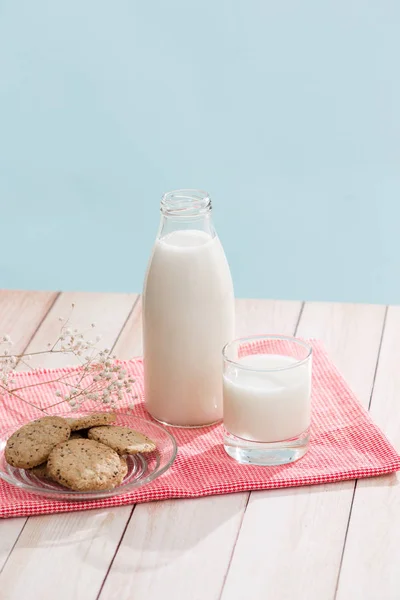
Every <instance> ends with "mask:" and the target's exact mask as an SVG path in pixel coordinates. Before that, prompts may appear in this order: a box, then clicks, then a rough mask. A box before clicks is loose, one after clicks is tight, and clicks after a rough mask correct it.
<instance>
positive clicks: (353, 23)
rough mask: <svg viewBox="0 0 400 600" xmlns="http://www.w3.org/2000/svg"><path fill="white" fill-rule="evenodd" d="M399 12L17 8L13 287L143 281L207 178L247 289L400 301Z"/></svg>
mask: <svg viewBox="0 0 400 600" xmlns="http://www.w3.org/2000/svg"><path fill="white" fill-rule="evenodd" d="M399 32H400V4H399V2H398V1H396V0H393V1H389V0H380V1H379V2H376V1H372V0H371V1H368V0H336V1H323V2H321V1H320V0H315V1H314V0H301V1H300V0H299V1H295V0H286V1H282V2H276V1H272V0H246V1H245V0H230V1H224V0H218V2H216V1H215V0H180V1H177V0H167V1H166V0H152V1H151V2H137V1H135V0H124V1H123V0H113V1H112V2H110V1H109V0H107V1H99V0H96V1H95V0H68V2H67V1H66V0H62V1H60V0H58V1H54V0H47V1H44V0H36V1H35V2H32V0H25V1H22V2H13V1H12V0H0V201H1V217H0V225H1V234H0V240H1V252H0V286H1V287H9V288H32V289H68V290H99V291H138V290H140V289H141V285H142V278H143V274H144V271H145V267H146V262H147V257H148V254H149V252H150V249H151V245H152V242H153V239H154V236H155V233H156V230H157V226H158V219H159V213H158V208H159V199H160V196H161V194H162V192H163V191H166V190H170V189H174V188H178V187H200V188H203V189H206V190H208V191H209V192H210V193H211V196H212V198H213V200H214V207H215V211H214V212H215V220H216V225H217V230H218V232H219V234H220V237H221V239H222V241H223V244H224V246H225V250H226V253H227V255H228V258H229V261H230V263H231V268H232V272H233V276H234V281H235V287H236V293H237V295H238V296H248V297H250V296H254V297H275V298H289V299H311V300H321V299H322V300H345V301H347V300H348V301H366V302H390V303H400V251H399V244H400V242H399V223H400V169H399V164H400V146H399V135H400V79H399V56H400V35H399Z"/></svg>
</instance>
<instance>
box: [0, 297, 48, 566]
mask: <svg viewBox="0 0 400 600" xmlns="http://www.w3.org/2000/svg"><path fill="white" fill-rule="evenodd" d="M56 298H57V293H55V292H16V291H6V290H1V292H0V335H5V334H8V335H10V337H11V339H12V341H13V342H14V345H13V352H15V353H16V354H19V353H21V352H23V351H24V350H25V348H26V347H27V345H28V344H29V342H30V340H31V338H32V336H33V335H34V334H35V331H36V329H37V328H38V326H39V325H40V323H41V322H42V320H43V319H44V317H45V316H46V314H47V312H48V311H49V309H50V307H51V306H52V304H53V303H54V301H55V300H56ZM24 522H25V519H10V520H7V521H0V571H1V569H2V567H3V565H4V563H5V561H6V559H7V556H8V555H9V553H10V551H11V549H12V547H13V545H14V543H15V541H16V539H17V537H18V534H19V532H20V531H21V528H22V527H23V524H24Z"/></svg>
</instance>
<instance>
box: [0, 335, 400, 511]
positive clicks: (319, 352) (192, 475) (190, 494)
mask: <svg viewBox="0 0 400 600" xmlns="http://www.w3.org/2000/svg"><path fill="white" fill-rule="evenodd" d="M313 348H314V362H313V420H312V428H311V445H310V450H309V452H308V453H307V454H306V456H305V457H304V458H303V459H301V460H300V461H298V462H296V463H293V464H291V465H285V466H280V467H253V466H246V465H239V464H237V463H236V462H235V461H234V460H233V459H231V458H229V457H228V456H227V455H226V454H225V451H224V449H223V445H222V441H223V431H222V425H217V426H212V427H206V428H203V429H175V428H174V429H173V430H172V433H173V434H174V435H175V437H176V439H177V442H178V456H177V458H176V460H175V463H174V464H173V465H172V467H171V468H170V469H169V470H168V471H167V472H166V473H164V475H162V476H161V477H160V478H158V479H156V480H155V481H153V482H152V483H151V484H149V485H147V486H144V487H142V488H139V489H137V490H134V491H132V492H129V493H127V494H124V495H121V496H115V497H113V498H106V499H103V500H91V501H88V502H63V501H54V500H47V499H45V498H41V497H40V496H34V495H31V494H28V493H25V492H23V491H21V490H19V489H18V488H15V487H13V486H11V485H9V484H7V483H5V482H4V481H0V517H17V516H27V515H39V514H48V513H59V512H67V511H75V510H86V509H89V508H104V507H109V506H120V505H123V504H134V503H136V502H148V501H151V500H164V499H167V498H196V497H199V496H210V495H213V494H229V493H231V492H242V491H245V490H266V489H272V488H280V487H289V486H297V485H310V484H317V483H327V482H334V481H339V480H342V479H355V478H358V477H371V476H373V475H382V474H384V473H391V472H393V471H397V470H400V456H399V455H398V454H397V452H396V451H395V450H394V448H393V447H392V446H391V445H390V443H389V442H388V441H387V439H386V438H385V436H384V435H383V434H382V433H381V431H380V430H379V429H378V427H376V425H374V423H373V422H372V420H371V418H370V417H369V415H368V413H367V412H366V411H365V410H364V409H363V408H362V406H361V405H360V404H359V403H358V401H357V399H356V398H355V396H354V394H353V393H352V392H351V391H350V389H349V387H348V386H347V384H346V382H345V381H344V380H343V378H342V377H341V375H340V374H339V373H338V371H337V370H336V368H335V367H334V366H333V364H332V363H331V362H330V360H329V358H328V357H327V355H326V354H325V351H324V350H323V347H322V345H321V344H320V343H319V342H313ZM125 364H126V369H127V371H129V373H130V374H131V375H132V376H134V377H136V384H135V385H136V391H137V392H138V395H139V397H140V398H141V399H140V400H138V402H137V404H136V406H135V409H134V411H135V412H136V414H137V415H138V416H141V417H147V418H150V417H149V416H148V415H147V413H146V411H145V409H144V407H143V401H142V398H143V363H142V361H141V359H136V360H134V361H130V362H127V363H125ZM70 370H71V371H72V370H73V369H67V371H70ZM65 371H66V369H56V370H54V371H48V370H40V371H34V372H30V373H20V374H18V375H17V378H18V382H20V383H21V385H25V384H27V383H33V382H36V381H42V380H44V379H46V380H48V379H57V375H60V374H61V373H65ZM55 385H56V384H55ZM40 390H41V391H40V393H39V392H38V388H31V392H30V394H29V400H31V401H32V402H33V403H34V404H36V405H37V404H38V402H40V405H41V406H42V407H44V406H45V405H46V402H47V404H48V405H49V404H51V403H54V390H55V388H54V389H52V384H49V385H48V386H44V387H41V388H40ZM44 390H45V391H44ZM46 390H47V392H46ZM25 397H27V396H25ZM127 402H128V399H127ZM27 408H29V407H27V405H26V404H18V403H17V402H16V401H15V400H12V401H11V400H6V404H3V403H1V405H0V419H1V420H2V421H3V422H4V421H6V422H8V423H9V424H18V423H20V422H22V421H24V420H26V419H27V418H29V417H30V416H31V414H30V412H29V410H27Z"/></svg>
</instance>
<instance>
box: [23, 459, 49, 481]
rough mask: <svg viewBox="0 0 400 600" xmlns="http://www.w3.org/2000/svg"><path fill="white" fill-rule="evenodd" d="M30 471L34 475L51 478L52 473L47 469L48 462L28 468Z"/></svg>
mask: <svg viewBox="0 0 400 600" xmlns="http://www.w3.org/2000/svg"><path fill="white" fill-rule="evenodd" d="M28 471H29V473H32V475H35V477H38V478H39V479H50V480H51V477H50V474H49V471H48V469H47V462H45V463H42V464H41V465H38V466H37V467H33V468H32V469H28Z"/></svg>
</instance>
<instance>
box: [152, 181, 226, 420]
mask: <svg viewBox="0 0 400 600" xmlns="http://www.w3.org/2000/svg"><path fill="white" fill-rule="evenodd" d="M233 336H234V294H233V285H232V278H231V274H230V271H229V266H228V263H227V260H226V257H225V253H224V251H223V248H222V246H221V243H220V241H219V239H218V237H217V234H216V232H215V229H214V225H213V222H212V215H211V199H210V196H209V195H208V194H207V193H206V192H202V191H200V190H176V191H174V192H168V193H167V194H165V195H164V196H163V198H162V201H161V224H160V229H159V232H158V236H157V239H156V242H155V245H154V248H153V252H152V255H151V258H150V262H149V266H148V269H147V274H146V279H145V283H144V290H143V346H144V381H145V403H146V408H147V410H148V411H149V412H150V414H151V415H152V416H153V417H154V418H155V419H157V420H158V421H161V422H162V423H166V424H168V425H175V426H178V427H199V426H203V425H209V424H211V423H215V422H216V421H219V420H220V419H221V418H222V375H221V373H222V358H221V352H222V348H223V347H224V345H225V344H226V343H227V342H229V341H230V340H232V339H233Z"/></svg>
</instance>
